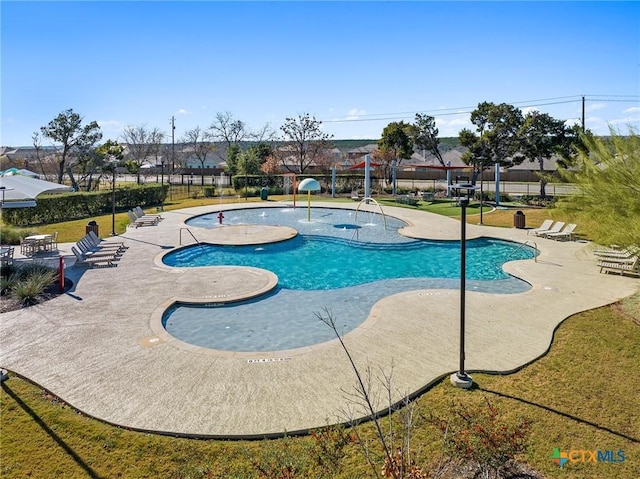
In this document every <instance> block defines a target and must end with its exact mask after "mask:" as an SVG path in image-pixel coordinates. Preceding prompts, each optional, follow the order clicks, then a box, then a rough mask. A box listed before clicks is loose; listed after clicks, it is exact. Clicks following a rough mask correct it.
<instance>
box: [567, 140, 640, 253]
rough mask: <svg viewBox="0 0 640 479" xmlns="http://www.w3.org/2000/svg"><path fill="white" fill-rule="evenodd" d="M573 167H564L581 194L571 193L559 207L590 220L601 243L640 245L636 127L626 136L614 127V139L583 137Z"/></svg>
mask: <svg viewBox="0 0 640 479" xmlns="http://www.w3.org/2000/svg"><path fill="white" fill-rule="evenodd" d="M582 141H583V142H584V145H585V148H586V149H585V150H584V151H580V152H579V154H578V157H577V161H576V164H575V166H574V167H573V168H572V169H563V168H561V169H560V170H559V171H560V173H561V175H562V177H563V178H564V179H566V180H567V181H569V182H571V183H574V184H576V185H577V187H578V188H579V190H580V192H581V193H582V194H576V195H570V196H568V197H567V198H565V199H563V200H561V201H560V203H559V208H560V209H562V210H564V211H566V212H567V213H568V214H570V215H572V216H574V217H576V222H578V221H579V222H580V223H581V224H584V225H588V228H589V231H590V234H591V235H592V236H593V237H594V238H595V239H596V241H598V242H599V243H601V244H617V245H620V246H625V247H626V246H633V245H636V246H640V221H639V220H638V218H640V186H639V185H640V184H639V183H638V178H640V136H638V132H637V130H635V129H631V128H630V131H629V135H627V136H623V135H621V134H620V133H618V132H616V131H615V130H613V129H611V137H610V138H609V139H605V138H597V137H593V136H589V135H584V136H582Z"/></svg>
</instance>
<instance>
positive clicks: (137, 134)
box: [122, 125, 164, 184]
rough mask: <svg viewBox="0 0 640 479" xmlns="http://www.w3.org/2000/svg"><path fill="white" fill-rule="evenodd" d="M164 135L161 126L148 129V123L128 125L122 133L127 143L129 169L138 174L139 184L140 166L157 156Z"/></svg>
mask: <svg viewBox="0 0 640 479" xmlns="http://www.w3.org/2000/svg"><path fill="white" fill-rule="evenodd" d="M163 137H164V135H163V134H162V132H161V131H160V129H159V128H157V127H156V128H153V129H147V127H146V125H139V126H128V127H127V128H125V130H124V132H123V133H122V138H123V140H124V143H126V144H127V154H126V158H127V161H126V165H127V169H128V170H129V171H130V172H131V173H135V174H136V178H137V182H138V184H140V168H141V167H142V165H143V164H144V162H145V160H147V159H148V158H149V157H157V155H158V154H159V152H160V145H161V143H162V138H163Z"/></svg>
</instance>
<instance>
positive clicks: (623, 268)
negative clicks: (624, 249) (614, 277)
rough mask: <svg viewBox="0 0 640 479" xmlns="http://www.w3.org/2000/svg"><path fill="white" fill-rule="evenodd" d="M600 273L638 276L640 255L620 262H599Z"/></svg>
mask: <svg viewBox="0 0 640 479" xmlns="http://www.w3.org/2000/svg"><path fill="white" fill-rule="evenodd" d="M598 266H600V272H601V273H603V272H604V273H616V274H619V275H623V274H630V275H632V276H640V256H634V257H632V258H630V259H629V260H626V261H624V262H623V261H620V262H600V263H598Z"/></svg>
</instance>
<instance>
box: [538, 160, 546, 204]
mask: <svg viewBox="0 0 640 479" xmlns="http://www.w3.org/2000/svg"><path fill="white" fill-rule="evenodd" d="M538 164H539V165H540V199H541V200H544V199H545V198H546V196H547V192H546V189H545V187H546V185H547V181H546V180H545V179H544V158H538Z"/></svg>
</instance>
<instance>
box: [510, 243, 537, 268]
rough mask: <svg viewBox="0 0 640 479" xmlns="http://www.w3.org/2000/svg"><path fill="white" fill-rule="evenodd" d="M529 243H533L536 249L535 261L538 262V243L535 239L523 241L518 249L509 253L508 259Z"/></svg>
mask: <svg viewBox="0 0 640 479" xmlns="http://www.w3.org/2000/svg"><path fill="white" fill-rule="evenodd" d="M529 243H530V244H529ZM527 245H528V246H531V245H533V247H534V248H535V249H536V254H534V255H533V261H534V262H536V263H537V262H538V254H537V252H538V245H537V244H536V242H535V241H531V240H526V241H525V242H524V243H522V244H521V245H520V246H518V247H517V248H516V249H514V250H513V251H512V252H511V253H509V255H508V256H507V259H509V258H511V256H513V255H514V254H516V253H517V252H518V251H520V250H521V249H522V248H524V247H525V246H527Z"/></svg>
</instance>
